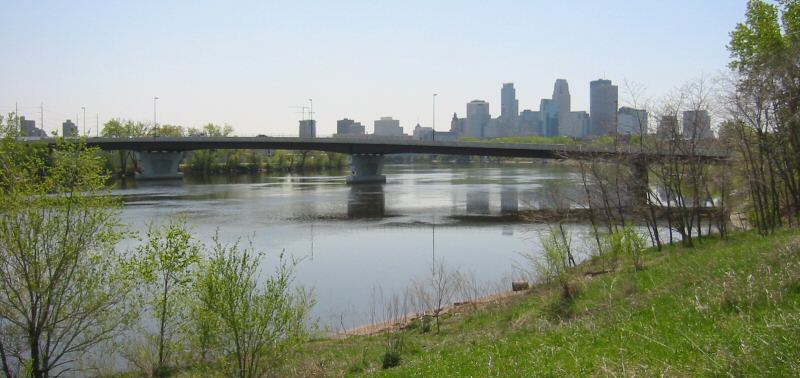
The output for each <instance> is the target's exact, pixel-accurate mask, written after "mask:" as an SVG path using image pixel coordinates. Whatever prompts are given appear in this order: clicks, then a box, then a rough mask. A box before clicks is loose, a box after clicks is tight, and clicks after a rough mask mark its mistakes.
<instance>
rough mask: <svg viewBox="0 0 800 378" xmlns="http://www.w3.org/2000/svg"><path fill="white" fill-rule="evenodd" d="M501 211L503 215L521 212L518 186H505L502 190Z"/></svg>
mask: <svg viewBox="0 0 800 378" xmlns="http://www.w3.org/2000/svg"><path fill="white" fill-rule="evenodd" d="M500 213H502V214H503V215H516V214H518V213H519V192H518V191H517V190H516V188H504V189H503V190H502V191H501V192H500Z"/></svg>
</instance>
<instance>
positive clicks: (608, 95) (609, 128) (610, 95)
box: [589, 79, 619, 136]
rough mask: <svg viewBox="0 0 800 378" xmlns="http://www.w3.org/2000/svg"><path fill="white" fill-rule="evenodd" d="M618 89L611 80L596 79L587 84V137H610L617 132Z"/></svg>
mask: <svg viewBox="0 0 800 378" xmlns="http://www.w3.org/2000/svg"><path fill="white" fill-rule="evenodd" d="M618 101H619V89H618V88H617V86H616V85H613V84H611V80H603V79H598V80H595V81H592V82H590V83H589V116H590V117H591V119H590V127H589V135H592V136H600V135H611V134H614V132H616V130H617V103H618Z"/></svg>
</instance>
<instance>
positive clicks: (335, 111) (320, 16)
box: [0, 0, 746, 134]
mask: <svg viewBox="0 0 800 378" xmlns="http://www.w3.org/2000/svg"><path fill="white" fill-rule="evenodd" d="M745 3H746V1H745V0H715V1H711V0H703V1H701V0H668V1H667V0H658V1H656V0H638V1H634V0H629V1H628V0H625V1H623V0H619V1H599V0H598V1H590V0H586V1H578V0H574V1H567V0H561V1H557V0H551V1H532V0H531V1H523V0H520V1H485V0H484V1H434V0H428V1H391V2H390V1H313V2H312V1H269V2H267V1H258V2H242V1H215V2H205V1H22V0H17V1H12V0H6V1H4V2H3V3H2V4H0V46H2V51H3V53H2V55H3V58H2V59H0V112H2V113H6V112H8V111H13V108H14V103H15V102H18V103H19V106H20V113H21V114H23V115H26V116H28V118H35V119H36V120H37V124H38V120H39V104H40V102H44V118H45V128H46V129H47V130H48V131H49V130H52V129H53V128H55V127H56V126H58V127H59V128H60V124H61V122H62V121H63V120H64V119H65V118H72V119H74V118H75V115H76V113H81V117H82V111H81V106H85V107H86V109H87V110H86V112H87V118H89V122H88V124H90V125H91V127H92V128H94V123H95V114H96V113H99V117H100V123H101V124H102V123H103V122H104V121H105V120H107V119H109V118H112V117H121V118H130V119H136V120H143V121H151V120H152V118H153V97H154V96H158V97H159V98H160V99H159V100H158V122H159V123H173V124H180V125H184V126H200V125H201V124H204V123H207V122H214V123H229V124H231V125H233V126H234V127H235V129H236V130H237V131H238V132H240V133H241V134H258V133H264V134H296V133H297V120H298V119H299V118H300V114H298V113H297V112H299V109H294V108H292V106H300V105H303V104H307V102H308V99H309V98H313V100H314V112H315V113H316V114H315V119H318V132H319V133H322V134H330V133H333V132H335V130H336V120H337V119H341V118H344V117H348V118H352V119H355V120H357V121H361V122H362V123H363V124H365V125H367V129H368V130H371V129H372V121H373V120H375V119H377V118H378V117H380V116H393V117H395V118H396V119H400V121H401V126H403V127H404V128H405V130H406V132H410V130H411V128H412V127H413V125H415V124H416V123H417V122H420V123H422V124H423V125H425V126H429V125H430V123H431V119H432V115H431V112H432V109H431V108H432V104H431V96H432V94H433V93H438V96H437V103H436V125H437V129H438V130H444V129H447V128H449V124H450V118H451V117H452V115H453V112H458V114H459V115H460V116H463V115H464V113H465V108H466V105H465V104H466V103H467V102H468V101H470V100H473V99H484V100H486V101H489V102H490V103H491V112H492V115H493V116H496V115H497V114H499V113H500V86H501V84H502V83H503V82H508V81H511V82H514V83H515V86H516V88H517V97H518V98H519V100H520V110H522V109H533V110H538V107H539V99H540V98H542V97H550V95H551V94H552V90H553V83H554V81H555V79H556V78H565V79H567V80H568V81H569V85H570V91H571V93H572V105H573V106H572V107H573V109H577V110H588V102H589V81H590V80H593V79H596V78H599V77H605V78H608V79H611V80H613V81H614V82H616V83H619V84H621V83H622V82H623V80H627V81H629V82H635V83H638V84H640V85H642V86H644V87H645V88H646V92H647V94H648V95H649V96H652V97H657V96H660V95H662V94H663V93H665V92H667V91H668V90H669V89H671V88H673V87H675V86H677V85H679V84H681V83H683V82H685V81H688V80H691V79H693V78H696V77H698V76H700V75H701V74H716V73H718V72H721V71H722V70H725V69H726V68H725V67H726V64H727V62H728V60H729V56H728V52H727V51H726V49H725V45H726V43H727V42H728V32H729V31H730V30H731V29H732V28H733V27H734V26H735V24H736V23H737V22H740V21H741V20H742V19H743V18H744V9H745ZM620 92H621V99H620V100H621V102H623V103H624V100H625V96H624V94H623V93H622V92H623V89H622V87H621V88H620Z"/></svg>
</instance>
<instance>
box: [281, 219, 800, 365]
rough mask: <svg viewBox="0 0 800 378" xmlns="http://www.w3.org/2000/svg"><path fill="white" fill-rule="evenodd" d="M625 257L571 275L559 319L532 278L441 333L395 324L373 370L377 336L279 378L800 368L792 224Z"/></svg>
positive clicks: (341, 345) (313, 348) (799, 239)
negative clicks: (604, 270)
mask: <svg viewBox="0 0 800 378" xmlns="http://www.w3.org/2000/svg"><path fill="white" fill-rule="evenodd" d="M590 265H591V264H590V263H589V264H584V266H582V267H580V269H582V270H587V269H592V268H591V266H590ZM629 265H630V264H628V266H623V267H621V269H618V270H617V272H615V273H610V274H604V275H599V276H595V277H594V278H591V279H589V278H584V276H583V275H582V274H580V273H578V274H576V278H575V283H576V285H577V286H578V287H579V293H580V294H579V295H578V298H577V299H576V300H575V301H574V302H573V303H571V304H569V305H568V309H567V311H566V313H567V314H568V315H564V312H563V311H554V308H555V307H557V306H554V304H555V303H557V301H558V300H559V294H558V293H559V292H558V289H557V288H555V287H548V286H547V285H544V286H539V287H537V288H535V289H534V290H532V291H531V292H530V293H529V294H527V295H524V296H521V297H517V298H515V299H513V300H509V301H506V302H504V303H501V304H496V305H492V306H488V307H485V308H482V309H479V310H476V311H471V312H463V313H458V312H454V313H453V314H452V315H450V316H448V317H447V318H446V320H445V321H444V323H443V326H442V332H441V333H440V334H435V333H425V334H423V333H420V331H419V327H417V328H414V329H411V330H407V331H403V332H402V336H403V339H404V346H403V349H402V352H401V356H402V361H401V363H400V365H399V366H397V367H394V368H391V369H385V370H384V369H382V368H381V357H382V356H383V354H384V352H385V347H384V346H385V345H386V343H385V336H384V335H375V336H369V337H350V338H346V339H322V340H316V341H312V342H310V343H308V344H307V345H306V346H304V348H303V350H302V351H301V352H300V353H299V355H297V356H296V358H295V359H294V360H293V361H291V362H290V363H289V364H288V366H287V367H286V370H285V371H284V372H282V375H296V376H314V375H316V376H342V375H360V374H372V375H385V376H397V377H407V376H420V377H429V376H473V377H491V376H584V375H602V376H607V375H643V376H654V375H678V376H696V375H701V376H710V375H714V376H716V375H736V376H739V375H745V376H751V375H758V376H800V232H798V231H782V232H780V233H777V234H776V235H773V236H771V237H760V236H758V235H756V234H754V233H741V234H735V235H733V236H732V237H731V238H730V239H729V240H727V241H726V240H719V239H715V238H711V239H703V240H702V242H701V243H700V245H699V246H697V247H695V248H693V249H686V248H683V247H679V246H670V247H667V248H665V249H664V251H662V252H656V251H654V250H649V251H648V252H647V256H646V260H645V269H644V270H642V271H639V272H634V271H633V269H631V267H630V266H629Z"/></svg>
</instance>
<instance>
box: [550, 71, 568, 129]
mask: <svg viewBox="0 0 800 378" xmlns="http://www.w3.org/2000/svg"><path fill="white" fill-rule="evenodd" d="M571 101H572V100H571V97H570V95H569V84H567V81H566V80H565V79H556V84H555V85H554V86H553V102H554V103H555V105H554V106H555V108H556V112H558V128H559V129H571V125H568V124H567V123H568V122H569V121H570V116H569V112H570V106H571V104H570V102H571ZM555 135H561V133H559V134H555Z"/></svg>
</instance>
